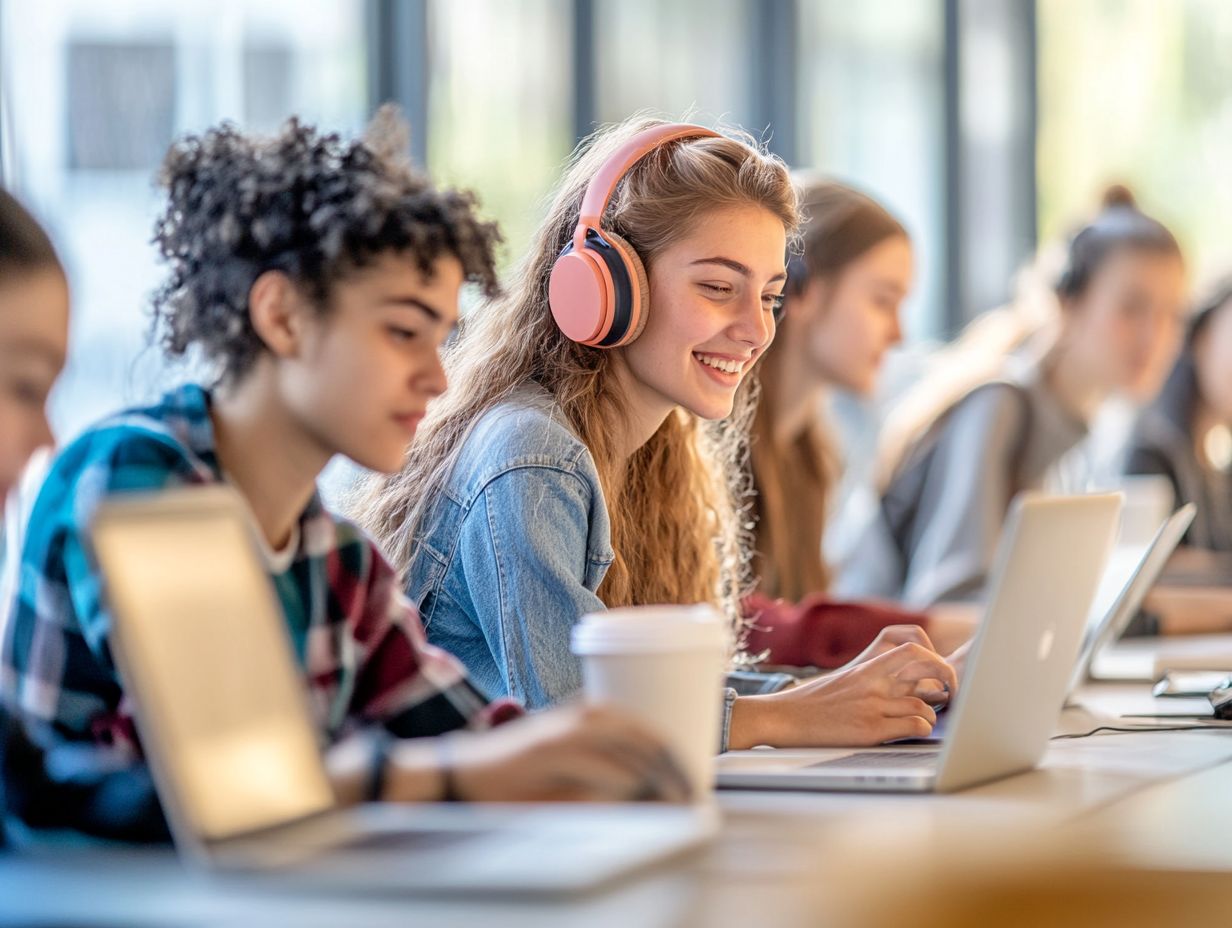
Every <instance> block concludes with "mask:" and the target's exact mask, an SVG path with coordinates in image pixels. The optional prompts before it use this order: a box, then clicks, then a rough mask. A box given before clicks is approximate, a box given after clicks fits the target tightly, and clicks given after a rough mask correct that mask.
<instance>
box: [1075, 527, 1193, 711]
mask: <svg viewBox="0 0 1232 928" xmlns="http://www.w3.org/2000/svg"><path fill="white" fill-rule="evenodd" d="M1197 511H1198V507H1197V506H1195V505H1194V504H1193V503H1187V504H1186V505H1184V506H1182V507H1181V508H1180V509H1178V510H1177V511H1176V512H1174V513H1173V514H1172V515H1171V516H1169V517H1168V519H1167V521H1166V522H1164V523H1163V525H1162V526H1160V527H1159V529H1158V530H1157V531H1156V532H1155V537H1154V538H1152V539H1151V541H1150V543H1149V544H1148V545H1147V546H1146V549H1145V550H1140V549H1138V548H1134V547H1126V548H1118V549H1117V550H1116V551H1114V552H1113V554H1112V558H1111V561H1110V563H1109V565H1108V570H1107V572H1106V574H1105V584H1106V585H1107V586H1108V587H1109V588H1110V589H1111V590H1119V592H1116V593H1115V598H1114V599H1113V600H1112V602H1111V604H1108V603H1107V597H1105V596H1102V595H1098V596H1097V597H1096V608H1095V609H1093V610H1092V613H1091V616H1090V618H1089V619H1088V623H1087V632H1086V635H1085V637H1084V639H1083V642H1082V651H1081V652H1080V654H1079V656H1078V663H1077V665H1076V666H1075V667H1074V675H1073V677H1071V679H1070V683H1069V690H1070V695H1071V696H1072V695H1073V693H1074V691H1075V690H1077V689H1078V687H1079V686H1081V685H1082V684H1083V683H1085V682H1086V681H1087V680H1088V679H1092V680H1109V679H1125V678H1126V677H1128V679H1130V680H1139V679H1143V680H1145V679H1149V678H1150V675H1151V674H1152V672H1153V671H1154V667H1153V666H1151V667H1146V668H1141V669H1140V668H1138V667H1136V666H1135V667H1128V668H1127V667H1126V666H1125V665H1124V662H1122V666H1121V667H1120V668H1118V667H1117V662H1116V657H1115V656H1105V655H1107V649H1108V647H1109V646H1110V645H1112V644H1114V643H1115V642H1116V641H1117V639H1118V638H1120V637H1121V634H1122V633H1123V632H1124V631H1125V629H1126V627H1127V626H1128V625H1129V623H1130V622H1131V621H1132V620H1133V618H1134V616H1135V615H1137V614H1138V610H1139V609H1140V608H1141V607H1142V601H1143V600H1144V599H1146V594H1147V593H1149V592H1150V591H1151V588H1152V587H1153V586H1155V582H1156V581H1157V580H1158V579H1159V575H1160V574H1161V573H1163V570H1164V567H1166V566H1167V564H1168V559H1169V558H1170V557H1172V552H1173V551H1175V550H1176V546H1177V545H1178V544H1180V543H1181V539H1182V538H1184V537H1185V533H1186V532H1187V531H1189V526H1190V523H1192V522H1193V520H1194V515H1195V514H1196V513H1197ZM1118 559H1119V560H1120V561H1121V563H1119V564H1118ZM1101 592H1102V591H1101ZM1105 606H1106V608H1104V607H1105ZM1110 657H1111V660H1110V659H1109V658H1110ZM1097 658H1101V659H1102V663H1103V666H1102V667H1101V666H1100V662H1099V661H1097ZM1131 663H1132V659H1131ZM1143 674H1145V675H1143Z"/></svg>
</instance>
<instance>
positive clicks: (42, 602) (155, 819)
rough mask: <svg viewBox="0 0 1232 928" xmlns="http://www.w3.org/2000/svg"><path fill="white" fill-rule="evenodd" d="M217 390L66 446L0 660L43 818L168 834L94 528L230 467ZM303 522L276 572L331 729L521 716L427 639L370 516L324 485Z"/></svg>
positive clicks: (25, 808) (324, 724)
mask: <svg viewBox="0 0 1232 928" xmlns="http://www.w3.org/2000/svg"><path fill="white" fill-rule="evenodd" d="M209 402H210V400H209V395H208V393H207V392H206V391H205V390H203V389H202V388H200V387H198V386H195V385H186V386H183V387H181V388H179V389H178V390H175V391H173V392H171V393H169V394H167V395H166V396H164V397H163V398H162V400H161V401H160V403H159V404H158V405H156V406H153V407H150V408H146V409H136V410H130V411H127V412H124V413H121V414H119V415H117V416H115V417H114V418H111V419H109V420H106V421H104V422H103V423H101V424H99V425H97V426H95V427H94V428H92V429H90V430H89V431H87V432H86V433H85V434H84V435H82V436H81V437H80V438H78V439H77V440H76V441H74V442H73V443H72V444H71V445H69V446H68V447H67V448H66V449H64V451H63V452H62V453H61V454H60V455H59V456H58V457H57V459H56V461H55V463H54V464H53V466H52V468H51V471H50V473H49V474H48V477H47V479H46V481H45V483H44V484H43V487H42V489H41V490H40V493H39V496H38V499H37V501H36V503H35V506H34V510H33V512H32V514H31V518H30V525H29V529H28V532H27V535H26V539H25V543H24V545H23V547H22V552H21V562H20V577H19V580H18V586H17V595H16V597H15V601H14V602H13V604H12V606H11V609H12V611H11V614H10V616H9V622H8V626H7V634H6V637H5V642H4V651H3V661H2V663H0V688H2V691H3V696H4V701H5V704H6V707H7V709H8V711H9V712H10V713H11V714H12V716H13V717H14V719H15V720H16V722H17V725H18V726H19V729H20V733H21V734H22V735H23V737H24V738H25V739H27V740H28V741H29V742H30V743H31V744H32V745H34V746H35V747H36V748H37V749H39V750H40V751H41V752H43V755H44V756H43V758H42V760H41V763H39V764H38V765H37V766H39V767H41V768H42V769H40V770H38V771H37V777H38V778H41V781H42V782H40V783H38V784H37V785H35V786H32V785H31V784H30V782H29V780H30V775H31V771H30V769H29V768H30V766H31V765H30V764H29V763H27V764H26V765H25V767H26V768H27V769H25V770H24V771H21V772H19V775H18V776H17V779H18V781H19V782H16V783H14V782H13V780H14V772H13V771H12V770H11V769H10V770H9V771H8V772H7V774H6V780H8V781H9V785H10V793H11V795H10V799H11V800H12V804H13V805H14V806H15V807H16V808H18V810H19V811H20V813H21V814H22V816H23V817H24V818H26V820H27V821H30V822H32V823H33V824H56V825H69V826H72V827H78V828H83V829H84V830H88V831H93V832H96V833H104V834H119V835H120V836H124V837H138V838H142V837H144V838H149V837H155V838H160V837H162V836H163V835H164V834H165V823H164V822H163V821H162V817H161V810H160V809H159V808H158V806H157V801H156V797H154V796H153V793H152V787H151V786H150V785H149V773H148V771H147V770H146V769H145V764H144V762H143V761H142V755H141V748H140V745H139V743H138V741H137V738H136V734H135V729H134V727H133V721H132V717H131V714H130V711H129V707H128V705H127V702H126V699H125V697H124V693H123V690H122V688H121V684H120V681H119V678H118V676H117V673H116V669H115V666H114V664H113V663H112V658H111V654H110V652H109V649H108V641H107V639H108V632H109V629H110V624H111V623H110V617H109V614H108V609H107V604H106V603H105V601H104V600H103V598H102V589H101V582H100V577H99V574H98V571H97V569H96V567H95V564H94V562H93V558H92V556H91V553H90V551H89V548H88V544H87V541H88V539H87V531H88V526H89V524H90V520H91V518H92V516H93V514H94V512H95V510H96V508H97V506H98V504H99V502H100V501H101V500H102V499H103V497H105V496H107V495H110V494H114V493H125V492H150V491H156V490H159V489H162V488H166V487H173V486H184V485H191V484H207V483H218V482H221V481H223V480H224V479H225V478H224V476H223V474H222V471H221V469H220V468H219V464H218V458H217V455H216V452H215V443H214V431H213V425H212V422H211V419H210V414H209ZM299 529H300V531H299V546H298V548H297V550H296V552H295V555H294V559H293V561H292V563H291V565H290V567H289V568H288V569H286V570H285V571H284V572H282V573H280V574H277V575H275V576H274V577H273V581H274V585H275V587H276V589H277V593H278V597H279V600H280V601H281V604H282V607H283V612H284V614H285V617H286V621H287V625H288V627H289V629H290V631H291V638H292V641H293V643H294V648H295V655H296V658H297V659H298V662H299V664H300V666H301V667H302V669H303V672H304V677H305V680H306V682H307V686H308V691H309V695H310V704H311V706H312V708H313V712H314V715H315V717H316V721H317V723H318V726H319V728H320V730H321V732H322V734H323V736H324V738H325V739H326V740H327V741H331V742H332V741H336V740H337V739H338V738H340V737H342V736H343V735H345V734H346V733H347V732H348V731H349V730H351V729H353V728H355V727H358V726H361V725H364V724H373V723H379V724H383V725H384V726H385V727H386V728H388V729H389V730H390V731H391V732H392V733H394V734H395V735H398V736H400V737H419V736H429V735H437V734H441V733H444V732H447V731H451V730H454V729H458V728H464V727H468V728H482V727H486V726H488V725H491V724H494V723H496V722H499V721H503V720H504V719H505V718H508V717H509V716H511V715H515V714H518V712H519V710H518V709H517V708H516V706H514V705H513V704H511V703H509V702H507V701H506V702H498V703H489V702H488V701H487V700H486V699H485V698H484V697H483V696H482V695H481V694H480V693H479V692H478V690H476V689H475V687H474V686H472V685H471V683H470V682H469V681H468V679H467V677H466V673H465V671H464V670H463V669H462V667H461V665H460V664H459V663H458V662H457V661H456V660H454V658H453V657H452V656H450V655H448V654H446V653H445V652H443V651H441V650H439V649H437V648H434V647H433V646H431V645H429V644H428V643H427V641H426V639H425V636H424V632H423V628H422V626H421V625H420V622H419V619H418V616H417V615H416V613H415V611H414V609H413V608H412V607H411V606H410V604H409V603H408V602H407V601H406V600H405V599H403V598H402V596H401V595H400V593H399V591H398V582H397V577H396V575H395V574H394V572H393V570H392V568H391V567H390V566H389V565H388V563H387V562H386V561H385V560H384V558H383V557H382V556H381V554H380V552H379V551H378V550H377V549H376V547H375V545H374V544H373V543H372V542H371V541H370V540H369V539H368V538H366V537H365V536H364V535H363V533H362V532H360V531H359V529H357V528H356V527H355V526H353V525H351V524H350V523H348V522H345V521H343V520H341V519H338V518H336V517H335V516H333V515H331V514H330V513H329V512H328V511H326V510H325V508H324V507H323V505H322V503H321V501H320V499H319V498H318V497H316V496H314V497H313V499H312V501H311V503H310V504H309V506H308V508H307V509H306V510H305V511H304V513H303V515H302V516H301V517H300V523H299ZM10 767H11V765H10ZM21 780H25V781H26V782H24V783H23V782H20V781H21ZM57 784H59V785H62V786H64V789H63V790H61V791H59V794H58V795H57V791H56V789H55V787H56V785H57ZM15 796H16V797H21V798H20V799H14V797H15ZM108 806H110V808H109V807H108ZM53 807H54V808H53ZM126 810H127V811H126Z"/></svg>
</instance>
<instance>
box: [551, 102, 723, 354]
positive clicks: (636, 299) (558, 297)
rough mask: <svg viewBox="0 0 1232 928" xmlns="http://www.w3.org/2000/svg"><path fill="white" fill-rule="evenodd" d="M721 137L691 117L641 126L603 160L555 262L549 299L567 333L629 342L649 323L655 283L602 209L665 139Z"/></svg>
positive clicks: (599, 344)
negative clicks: (609, 226)
mask: <svg viewBox="0 0 1232 928" xmlns="http://www.w3.org/2000/svg"><path fill="white" fill-rule="evenodd" d="M707 136H711V137H718V133H717V132H712V131H711V130H710V129H705V128H703V127H702V126H693V125H689V124H687V123H670V124H668V125H665V126H655V127H654V128H652V129H646V130H645V131H643V132H639V133H638V134H637V135H635V136H633V138H631V139H629V141H627V142H625V143H624V144H623V145H622V146H620V148H619V149H617V150H616V152H615V153H613V155H612V156H611V157H610V158H608V159H607V161H605V162H604V163H603V166H602V167H601V168H599V171H598V173H596V174H595V176H594V179H593V180H591V182H590V184H589V185H588V186H587V188H586V195H585V196H584V197H583V198H582V210H581V214H580V215H579V217H578V224H577V228H576V229H574V231H573V238H572V239H571V240H570V242H569V244H567V245H566V246H565V249H564V251H562V252H561V253H560V256H559V257H558V258H557V259H556V263H555V264H553V265H552V276H551V279H550V280H549V282H548V305H549V306H551V308H552V318H554V319H555V320H556V324H557V325H558V326H560V330H561V331H562V332H564V333H565V335H566V337H568V338H570V339H572V340H573V341H575V342H579V343H581V344H583V345H590V346H592V347H594V348H617V347H619V346H621V345H627V344H629V342H631V341H633V340H634V339H635V338H637V337H638V336H639V335H640V334H642V329H643V328H645V326H646V318H647V308H648V306H649V304H650V298H649V289H650V285H649V283H648V282H647V278H646V268H645V267H644V266H643V265H642V259H641V258H639V257H638V256H637V252H636V251H634V250H633V246H631V245H630V244H629V243H628V242H626V241H625V240H624V239H622V238H621V237H620V236H619V235H616V234H615V233H614V232H610V231H608V230H606V229H604V228H603V226H602V218H603V211H604V210H605V209H607V203H608V200H609V199H611V196H612V192H613V191H614V190H615V189H616V185H617V184H618V183H620V179H621V178H622V177H624V176H625V173H626V172H627V171H628V170H629V168H631V167H633V165H635V164H637V162H638V161H640V160H641V159H642V158H644V157H646V155H648V154H650V153H651V152H652V151H654V150H655V149H656V148H658V147H659V146H660V145H663V144H665V143H667V142H671V141H674V140H675V139H683V138H693V137H699V138H700V137H707Z"/></svg>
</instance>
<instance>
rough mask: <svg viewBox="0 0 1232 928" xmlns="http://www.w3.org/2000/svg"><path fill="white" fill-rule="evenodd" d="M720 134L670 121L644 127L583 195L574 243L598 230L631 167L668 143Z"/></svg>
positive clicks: (579, 245)
mask: <svg viewBox="0 0 1232 928" xmlns="http://www.w3.org/2000/svg"><path fill="white" fill-rule="evenodd" d="M718 135H719V133H717V132H715V131H713V130H712V129H707V128H706V127H705V126H695V125H692V124H691V123H668V124H666V125H663V126H652V127H651V128H649V129H644V130H642V131H641V132H639V133H637V135H635V136H633V138H631V139H629V140H628V141H627V142H625V143H624V144H623V145H621V146H620V147H619V148H618V149H616V151H614V152H613V153H612V155H611V157H609V158H608V159H607V160H606V161H605V162H603V166H602V167H600V168H599V170H598V171H597V172H595V176H594V177H593V178H591V181H590V183H589V184H588V185H587V187H586V195H585V196H584V197H582V209H581V211H580V213H579V215H578V224H577V229H576V230H575V231H574V233H573V241H574V244H575V245H576V246H578V247H581V244H582V243H583V242H584V241H585V238H586V230H587V229H596V230H597V229H598V228H599V227H600V225H601V224H602V220H603V211H604V210H605V209H607V204H608V201H609V200H610V199H611V198H612V193H613V192H614V191H615V190H616V185H617V184H619V183H620V179H621V178H622V177H624V176H625V174H626V173H628V171H629V168H631V167H633V165H635V164H637V163H638V162H639V161H641V160H642V159H643V158H645V157H646V156H647V155H648V154H650V153H651V152H652V151H654V150H655V149H656V148H658V147H659V146H660V145H664V144H666V143H667V142H672V141H675V140H676V139H686V138H717V137H718Z"/></svg>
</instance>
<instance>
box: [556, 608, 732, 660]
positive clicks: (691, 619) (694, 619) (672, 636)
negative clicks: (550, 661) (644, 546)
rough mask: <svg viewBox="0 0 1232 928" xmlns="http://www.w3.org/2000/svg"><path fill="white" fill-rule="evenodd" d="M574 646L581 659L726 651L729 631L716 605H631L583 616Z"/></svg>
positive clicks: (575, 633) (577, 629) (576, 626)
mask: <svg viewBox="0 0 1232 928" xmlns="http://www.w3.org/2000/svg"><path fill="white" fill-rule="evenodd" d="M572 645H573V653H574V654H576V655H577V656H578V657H585V656H587V655H591V654H628V653H646V652H663V651H694V650H713V649H718V650H725V649H726V648H727V629H726V627H725V625H724V623H723V620H722V618H721V617H720V616H719V613H718V612H717V611H716V610H715V608H714V607H713V606H708V605H704V604H699V605H696V606H629V607H626V608H622V609H608V610H605V611H603V612H591V613H588V614H586V615H584V616H582V620H581V621H580V622H578V624H577V625H575V626H574V627H573V635H572Z"/></svg>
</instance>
